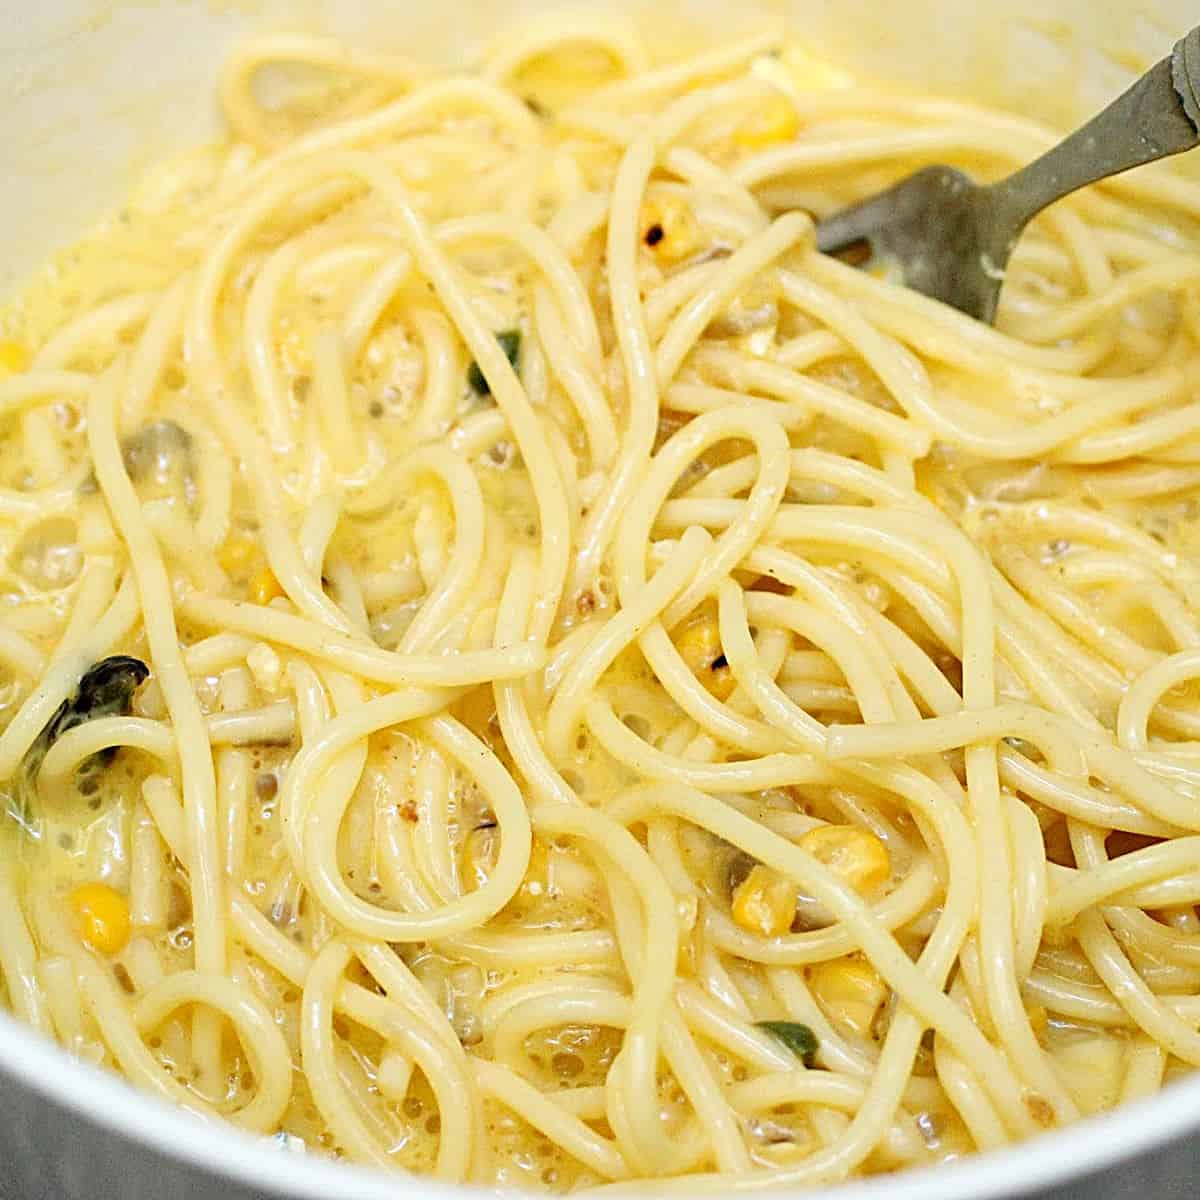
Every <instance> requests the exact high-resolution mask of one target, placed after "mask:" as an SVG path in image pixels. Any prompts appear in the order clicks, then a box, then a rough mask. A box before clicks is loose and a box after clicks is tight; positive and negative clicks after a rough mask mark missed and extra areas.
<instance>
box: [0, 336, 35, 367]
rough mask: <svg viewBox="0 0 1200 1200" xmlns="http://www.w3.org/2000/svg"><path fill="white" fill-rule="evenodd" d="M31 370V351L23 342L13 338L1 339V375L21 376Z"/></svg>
mask: <svg viewBox="0 0 1200 1200" xmlns="http://www.w3.org/2000/svg"><path fill="white" fill-rule="evenodd" d="M28 369H29V351H28V349H26V347H25V345H24V343H23V342H18V341H16V340H14V339H13V338H2V339H0V373H3V374H5V375H19V374H20V373H21V372H22V371H26V370H28Z"/></svg>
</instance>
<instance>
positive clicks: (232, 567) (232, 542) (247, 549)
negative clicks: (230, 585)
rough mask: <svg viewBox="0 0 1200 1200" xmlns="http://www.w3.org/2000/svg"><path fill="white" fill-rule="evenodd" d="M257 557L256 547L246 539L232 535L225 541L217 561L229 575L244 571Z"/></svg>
mask: <svg viewBox="0 0 1200 1200" xmlns="http://www.w3.org/2000/svg"><path fill="white" fill-rule="evenodd" d="M257 557H258V547H257V546H256V545H255V544H254V543H253V542H252V541H251V540H250V539H249V538H247V537H239V536H238V535H236V534H235V535H234V536H233V537H229V538H226V539H225V544H224V545H223V546H222V547H221V549H220V551H219V552H218V554H217V561H218V562H219V563H220V564H221V566H222V567H223V568H224V569H225V570H226V571H228V572H229V574H231V575H237V574H238V573H239V572H242V571H245V570H246V568H247V567H249V566H250V564H251V563H252V562H253V561H254V560H255V558H257Z"/></svg>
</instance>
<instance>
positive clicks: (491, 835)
mask: <svg viewBox="0 0 1200 1200" xmlns="http://www.w3.org/2000/svg"><path fill="white" fill-rule="evenodd" d="M498 833H499V830H498V829H497V828H496V826H495V825H490V824H484V825H478V826H476V828H474V829H472V830H471V832H470V833H468V834H467V836H466V838H465V840H464V841H463V864H462V865H463V883H464V884H465V885H466V887H467V890H468V891H472V892H473V891H475V890H476V889H478V888H481V887H483V885H484V884H485V883H487V881H488V878H489V876H490V875H491V873H492V872H493V871H494V870H495V869H496V857H497V855H498V854H499V853H500V839H499V837H497V834H498Z"/></svg>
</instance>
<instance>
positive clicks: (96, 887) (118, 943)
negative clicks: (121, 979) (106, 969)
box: [68, 883, 129, 954]
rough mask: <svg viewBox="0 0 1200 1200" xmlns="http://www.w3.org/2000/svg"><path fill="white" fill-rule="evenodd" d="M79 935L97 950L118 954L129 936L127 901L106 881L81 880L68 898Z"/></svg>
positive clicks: (102, 952) (103, 952)
mask: <svg viewBox="0 0 1200 1200" xmlns="http://www.w3.org/2000/svg"><path fill="white" fill-rule="evenodd" d="M68 903H69V904H70V906H71V911H72V912H73V913H74V914H75V921H76V924H77V926H78V928H79V936H80V937H82V938H83V940H84V941H85V942H87V944H88V945H89V946H91V947H92V949H93V950H98V951H99V952H100V953H101V954H118V953H119V952H120V951H121V950H122V949H123V948H124V946H125V943H126V942H127V941H128V940H129V902H128V901H127V900H126V899H125V897H124V896H122V895H121V893H120V892H118V891H117V890H116V889H115V888H111V887H109V886H108V884H106V883H85V884H84V885H83V886H82V887H79V888H76V889H75V891H73V892H72V893H71V895H70V897H69V898H68Z"/></svg>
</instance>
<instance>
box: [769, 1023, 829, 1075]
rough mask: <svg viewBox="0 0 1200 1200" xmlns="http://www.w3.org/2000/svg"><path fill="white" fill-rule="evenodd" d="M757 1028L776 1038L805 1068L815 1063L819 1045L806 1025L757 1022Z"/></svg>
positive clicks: (815, 1036)
mask: <svg viewBox="0 0 1200 1200" xmlns="http://www.w3.org/2000/svg"><path fill="white" fill-rule="evenodd" d="M758 1027H759V1029H765V1030H766V1031H767V1032H768V1033H769V1034H771V1035H772V1036H773V1037H776V1038H778V1039H779V1040H780V1041H781V1042H782V1043H783V1044H784V1045H785V1046H786V1047H787V1048H788V1049H789V1050H790V1051H791V1052H792V1053H793V1054H794V1055H795V1056H796V1057H797V1058H798V1059H799V1060H800V1061H801V1062H802V1063H803V1064H804V1065H805V1066H806V1067H811V1066H812V1065H813V1063H814V1062H815V1061H816V1057H817V1048H818V1046H819V1044H820V1043H818V1041H817V1035H816V1034H815V1033H813V1031H812V1030H811V1029H809V1027H808V1026H807V1025H801V1024H800V1022H799V1021H759V1022H758Z"/></svg>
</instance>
